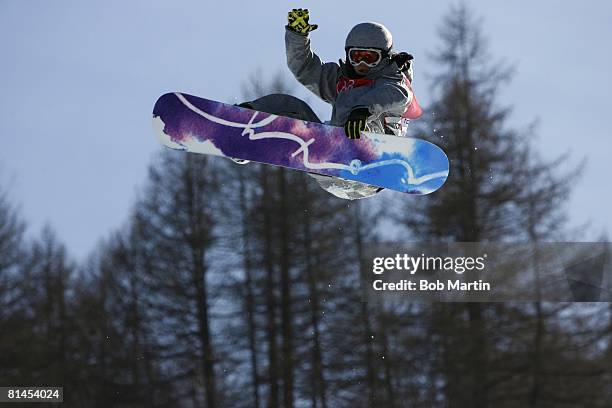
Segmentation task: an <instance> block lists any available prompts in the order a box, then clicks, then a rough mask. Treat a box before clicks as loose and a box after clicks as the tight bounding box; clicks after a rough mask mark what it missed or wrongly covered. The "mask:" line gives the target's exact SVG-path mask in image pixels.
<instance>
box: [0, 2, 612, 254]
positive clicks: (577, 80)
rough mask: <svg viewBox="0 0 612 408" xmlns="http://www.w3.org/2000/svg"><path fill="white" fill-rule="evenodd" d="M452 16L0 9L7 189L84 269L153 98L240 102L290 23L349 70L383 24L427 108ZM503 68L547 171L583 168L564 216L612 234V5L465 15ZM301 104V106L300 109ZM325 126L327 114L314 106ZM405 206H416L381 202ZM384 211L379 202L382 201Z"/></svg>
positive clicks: (375, 10)
mask: <svg viewBox="0 0 612 408" xmlns="http://www.w3.org/2000/svg"><path fill="white" fill-rule="evenodd" d="M453 3H454V2H451V1H440V0H438V1H435V2H425V1H422V2H404V1H385V0H381V1H376V2H373V1H334V2H331V1H325V2H323V1H309V2H286V1H265V2H253V1H236V0H234V1H202V0H198V1H153V0H146V1H145V0H142V1H134V0H130V1H103V2H102V1H99V2H93V1H79V0H74V1H59V0H55V1H45V0H28V1H22V0H0V50H1V51H2V58H1V60H0V61H1V62H0V63H1V64H2V68H1V73H2V74H1V75H0V138H1V140H2V145H1V147H0V184H2V185H3V186H4V188H8V190H9V194H10V196H11V198H12V199H13V201H15V202H16V203H17V204H18V205H19V206H20V207H21V209H22V212H23V214H24V216H25V218H26V219H27V220H28V222H29V223H30V226H31V227H32V228H31V231H33V232H34V233H37V232H38V231H39V230H40V228H41V226H42V225H43V224H44V223H45V222H48V223H50V224H51V226H52V227H54V229H55V230H56V231H57V232H58V234H59V236H60V238H61V239H62V240H64V241H65V242H66V243H67V245H68V248H69V250H70V251H71V253H72V254H74V255H75V256H77V257H82V256H84V255H86V254H87V253H88V252H89V251H90V250H92V249H93V248H94V246H95V244H96V242H97V240H98V239H99V238H102V237H105V236H106V235H107V234H108V233H109V232H110V231H111V230H113V229H114V228H116V227H118V226H120V225H121V224H122V222H124V221H125V219H126V218H127V215H128V210H129V208H130V206H131V204H132V203H133V202H134V199H135V196H136V192H137V190H138V188H139V186H142V185H143V183H144V181H145V179H146V169H147V166H148V164H149V163H150V160H151V158H152V157H153V154H154V153H155V152H156V151H158V149H160V146H159V145H158V143H157V141H156V139H155V137H154V135H153V132H152V130H151V111H152V108H153V104H154V103H155V100H156V99H157V97H158V96H160V95H161V94H163V93H165V92H168V91H184V92H188V93H192V94H195V95H201V96H205V97H207V98H210V99H217V100H221V101H232V100H238V98H239V92H240V87H241V84H242V83H243V82H244V81H245V80H246V79H247V78H248V76H249V74H251V73H252V72H253V71H255V70H256V69H258V68H260V69H262V70H263V72H266V71H270V72H276V71H278V70H283V72H285V73H286V74H287V76H288V78H290V79H291V80H292V81H294V80H293V78H292V77H291V76H290V75H291V74H290V73H289V71H288V70H287V68H286V67H285V54H284V41H283V36H284V28H283V26H284V24H285V19H286V15H287V11H288V10H289V9H290V8H293V7H308V8H310V10H311V16H312V17H311V21H312V22H313V23H317V24H319V29H318V30H317V31H315V32H314V33H313V34H312V39H313V40H312V41H313V46H314V48H315V50H316V51H317V52H318V53H319V55H320V56H321V57H322V58H323V59H325V60H337V59H338V58H339V57H341V56H342V55H343V44H344V39H345V37H346V34H347V32H348V31H349V29H350V28H351V27H352V26H353V25H354V24H356V23H359V22H362V21H368V20H370V21H378V22H381V23H384V24H385V25H386V26H387V27H389V29H390V30H391V31H392V33H393V35H394V43H395V46H396V48H397V49H398V50H407V51H410V52H411V53H412V54H414V55H415V58H416V60H415V91H416V93H417V95H418V97H419V100H420V101H421V102H422V103H423V104H425V105H426V104H427V103H428V102H429V100H430V98H429V96H428V90H429V81H428V78H427V77H426V76H425V75H423V73H425V72H432V71H434V70H435V66H433V62H432V61H431V60H430V59H429V58H428V55H429V54H430V53H431V52H432V51H433V50H434V49H435V48H436V46H437V44H438V38H437V36H436V32H437V29H438V27H439V25H440V23H441V20H442V16H443V15H444V13H446V12H447V11H448V9H449V6H450V5H451V4H453ZM468 4H469V5H470V6H471V8H472V10H473V11H474V12H475V13H476V15H477V16H479V17H482V18H483V28H484V31H485V33H486V35H487V36H488V38H489V40H490V50H491V53H492V54H493V56H494V57H496V58H500V59H504V60H505V61H508V62H509V63H512V64H513V65H514V66H515V67H516V76H515V78H514V81H513V82H512V83H511V85H510V86H509V87H507V88H505V89H504V92H503V94H502V102H503V103H507V104H511V105H513V106H514V108H515V109H514V113H513V115H512V117H511V119H510V122H509V125H510V126H512V127H515V128H519V129H520V128H524V127H526V126H527V125H528V124H529V123H530V122H532V121H533V120H534V119H539V120H540V126H539V130H538V134H539V136H540V137H539V139H538V141H537V142H536V145H537V146H538V148H539V150H540V152H541V153H542V154H543V155H544V156H545V157H554V156H555V155H557V154H559V153H562V152H565V151H571V152H572V154H573V157H574V159H575V160H576V161H577V160H579V159H580V158H583V157H586V158H587V159H588V164H587V168H586V171H585V174H584V177H583V178H582V180H581V181H580V183H579V184H578V185H576V187H575V189H574V194H573V197H572V199H571V201H570V203H569V209H570V216H571V220H572V223H573V224H578V223H582V222H585V221H587V220H590V221H592V223H593V226H594V228H593V233H596V232H599V231H602V230H603V229H604V228H605V229H608V230H610V227H612V213H611V211H610V209H611V208H612V191H611V190H612V189H610V182H609V178H610V175H611V173H612V171H611V170H612V159H611V157H610V156H611V155H612V139H611V134H610V133H611V132H610V129H611V126H610V124H609V121H610V120H611V117H612V115H611V114H610V110H611V108H612V104H611V103H610V97H611V95H612V83H611V79H610V72H611V68H610V67H611V64H612V53H611V52H610V47H609V45H606V44H607V42H608V41H609V39H610V38H612V24H611V23H610V22H611V21H612V3H610V2H609V1H603V0H602V1H588V2H570V1H560V0H540V1H538V2H533V1H515V2H508V1H501V0H479V1H475V0H473V1H468ZM303 95H304V96H307V95H308V94H307V93H306V92H304V93H303ZM308 101H309V102H311V103H313V105H314V108H315V111H316V112H317V113H318V114H319V115H320V116H321V117H324V118H329V116H330V110H329V108H328V107H326V105H325V104H323V103H321V102H317V101H316V99H315V97H313V96H309V97H308ZM383 194H387V197H389V195H394V197H397V199H398V200H405V199H418V198H414V197H408V198H407V197H406V196H404V195H402V194H400V193H393V192H385V193H383ZM376 199H377V198H374V200H376Z"/></svg>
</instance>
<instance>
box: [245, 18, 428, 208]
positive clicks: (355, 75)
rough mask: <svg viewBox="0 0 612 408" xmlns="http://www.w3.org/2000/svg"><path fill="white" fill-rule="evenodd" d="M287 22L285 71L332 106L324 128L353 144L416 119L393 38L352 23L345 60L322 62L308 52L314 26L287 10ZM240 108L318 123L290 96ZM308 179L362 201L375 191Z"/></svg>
mask: <svg viewBox="0 0 612 408" xmlns="http://www.w3.org/2000/svg"><path fill="white" fill-rule="evenodd" d="M287 20H288V22H287V25H286V26H285V28H286V30H285V49H286V54H287V65H288V67H289V69H290V70H291V72H292V73H293V75H294V76H295V77H296V79H297V80H298V81H299V82H300V83H301V84H303V85H304V86H305V87H306V88H308V89H309V90H310V91H312V92H313V93H314V94H315V95H317V96H318V97H320V98H321V99H323V100H324V101H326V102H328V103H330V104H331V105H332V107H333V110H332V117H331V121H330V122H329V123H330V124H331V125H335V126H342V127H344V130H345V133H346V136H347V137H348V138H350V139H359V137H360V132H361V131H365V130H368V131H371V132H377V133H390V134H396V135H402V134H403V125H402V120H401V119H402V117H407V118H416V117H418V116H419V115H420V112H421V110H420V107H419V106H418V103H417V102H416V99H415V98H414V94H413V92H412V88H411V82H412V76H413V73H412V59H413V58H412V55H410V54H407V53H405V52H401V53H394V52H393V51H392V48H393V39H392V36H391V33H390V32H389V30H388V29H387V28H386V27H385V26H383V25H382V24H379V23H374V22H367V23H361V24H357V25H356V26H355V27H353V29H352V30H351V31H350V32H349V34H348V36H347V38H346V41H345V57H346V61H343V60H342V59H340V60H339V61H338V63H335V62H327V63H323V62H322V61H321V59H320V58H319V57H318V56H317V54H315V53H314V52H313V51H312V50H311V47H310V38H309V33H310V32H311V31H314V30H316V29H317V28H318V26H317V25H316V24H310V22H309V11H308V10H307V9H293V10H291V11H290V12H289V13H288V19H287ZM241 106H244V107H248V108H252V109H255V110H259V111H263V112H268V113H273V114H277V115H283V116H290V117H294V118H299V119H303V120H308V121H316V122H321V120H320V119H319V118H318V117H317V116H316V114H315V113H314V112H313V111H312V109H311V108H310V107H309V106H308V105H307V104H306V103H305V102H304V101H302V100H300V99H298V98H295V97H293V96H290V95H283V94H272V95H267V96H264V97H262V98H259V99H256V100H254V101H251V102H246V103H244V104H241ZM312 176H313V177H314V178H316V179H317V181H318V182H319V184H320V185H321V186H322V187H323V188H324V189H326V190H328V191H330V187H331V188H334V189H338V188H340V189H361V190H362V192H363V197H366V196H369V195H372V194H374V193H376V192H379V191H380V190H381V189H379V188H376V187H374V186H369V185H367V184H362V183H356V182H349V181H345V180H341V181H338V180H330V179H331V178H330V177H326V176H320V175H312ZM330 192H332V191H330ZM334 194H335V193H334Z"/></svg>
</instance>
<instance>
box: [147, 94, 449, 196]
mask: <svg viewBox="0 0 612 408" xmlns="http://www.w3.org/2000/svg"><path fill="white" fill-rule="evenodd" d="M153 127H154V131H155V133H156V135H157V136H158V138H159V140H160V141H161V142H162V143H163V144H164V145H165V146H167V147H169V148H172V149H179V150H186V151H188V152H193V153H201V154H206V155H212V156H221V157H228V158H232V159H242V160H248V161H253V162H258V163H264V164H269V165H274V166H282V167H286V168H289V169H293V170H300V171H305V172H308V173H316V174H317V175H322V176H331V177H333V178H334V179H336V180H337V179H341V180H340V181H342V180H349V181H355V182H359V183H365V184H369V185H373V186H378V187H383V188H386V189H391V190H395V191H399V192H402V193H407V194H416V195H423V194H429V193H431V192H433V191H435V190H437V189H439V188H440V187H441V186H442V185H443V184H444V182H445V181H446V178H447V177H448V169H449V164H448V159H447V157H446V155H445V154H444V152H443V151H442V149H440V148H439V147H438V146H436V145H435V144H433V143H430V142H427V141H425V140H422V139H415V138H407V137H399V136H395V135H387V134H378V133H372V132H362V134H361V138H360V139H356V140H351V139H348V138H347V137H346V135H345V133H344V129H343V128H340V127H336V126H330V125H325V124H321V123H315V122H308V121H304V120H299V119H293V118H288V117H284V116H278V115H273V114H269V113H264V112H258V111H254V110H251V109H246V108H242V107H238V106H234V105H229V104H225V103H221V102H217V101H212V100H208V99H204V98H199V97H196V96H192V95H187V94H183V93H167V94H164V95H162V96H161V97H160V98H159V99H158V100H157V102H156V103H155V107H154V108H153ZM318 178H321V177H320V176H319V177H318ZM334 179H330V180H334Z"/></svg>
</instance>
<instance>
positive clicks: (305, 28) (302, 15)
mask: <svg viewBox="0 0 612 408" xmlns="http://www.w3.org/2000/svg"><path fill="white" fill-rule="evenodd" d="M309 18H310V16H309V12H308V9H293V10H291V11H290V12H289V14H288V15H287V21H288V24H287V25H286V26H285V27H287V29H288V30H291V31H293V32H294V33H298V34H302V35H308V33H309V32H311V31H314V30H316V29H317V28H319V26H318V25H316V24H310V23H309V22H308V19H309Z"/></svg>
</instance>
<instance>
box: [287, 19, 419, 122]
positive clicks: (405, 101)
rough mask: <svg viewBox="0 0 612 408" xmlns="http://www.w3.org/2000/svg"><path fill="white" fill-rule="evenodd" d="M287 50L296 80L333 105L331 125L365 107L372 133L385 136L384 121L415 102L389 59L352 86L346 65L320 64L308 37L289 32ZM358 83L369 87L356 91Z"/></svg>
mask: <svg viewBox="0 0 612 408" xmlns="http://www.w3.org/2000/svg"><path fill="white" fill-rule="evenodd" d="M285 47H286V53H287V65H288V67H289V69H290V70H291V72H292V73H293V75H294V76H295V78H296V79H297V80H298V81H299V82H300V83H301V84H302V85H304V86H305V87H306V88H308V89H309V90H311V91H312V92H313V93H314V94H315V95H317V96H318V97H320V98H321V99H323V100H324V101H326V102H329V103H331V104H332V106H333V111H332V117H331V124H332V125H335V126H343V125H344V123H345V122H346V120H347V119H348V116H349V114H350V112H351V110H353V109H354V108H358V107H366V108H368V109H369V110H370V114H371V116H370V118H369V120H368V128H369V130H370V131H373V132H380V133H383V132H384V126H383V121H384V117H385V116H402V114H403V113H404V112H405V110H406V108H407V107H408V105H409V104H410V102H411V101H412V98H413V94H412V91H411V90H410V87H409V84H408V83H407V80H406V77H405V76H404V75H403V74H402V72H401V71H400V69H399V67H398V66H397V64H396V63H395V62H393V61H391V59H389V58H388V57H387V58H385V59H384V60H383V61H382V62H381V63H380V64H379V65H378V66H376V67H374V68H372V69H371V70H370V72H368V74H367V75H366V76H365V77H363V79H361V80H353V81H352V82H351V79H350V78H349V77H348V74H347V72H348V71H347V68H348V67H347V66H346V64H345V63H344V61H342V60H340V61H339V63H335V62H326V63H323V62H321V59H320V58H319V57H318V56H317V54H315V53H314V52H313V51H312V50H311V48H310V38H309V37H308V36H305V35H300V34H297V33H294V32H292V31H290V30H286V32H285ZM355 82H357V83H359V82H362V83H363V82H366V83H368V84H367V85H366V86H357V87H355V86H353V85H354V83H355ZM341 88H343V89H341ZM338 90H340V92H338Z"/></svg>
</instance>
